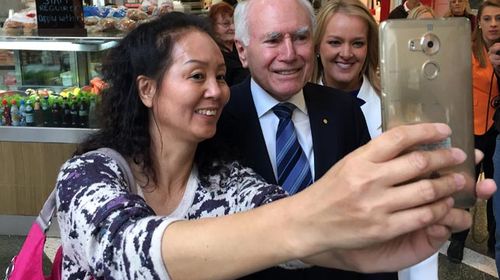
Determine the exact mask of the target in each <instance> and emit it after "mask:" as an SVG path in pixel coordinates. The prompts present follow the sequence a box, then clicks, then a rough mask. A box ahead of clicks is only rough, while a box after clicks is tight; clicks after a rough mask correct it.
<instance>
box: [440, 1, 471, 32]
mask: <svg viewBox="0 0 500 280" xmlns="http://www.w3.org/2000/svg"><path fill="white" fill-rule="evenodd" d="M444 17H466V18H468V19H469V21H470V27H471V31H474V28H475V27H476V16H474V14H472V11H471V9H470V3H469V0H449V2H448V11H447V12H446V13H445V14H444Z"/></svg>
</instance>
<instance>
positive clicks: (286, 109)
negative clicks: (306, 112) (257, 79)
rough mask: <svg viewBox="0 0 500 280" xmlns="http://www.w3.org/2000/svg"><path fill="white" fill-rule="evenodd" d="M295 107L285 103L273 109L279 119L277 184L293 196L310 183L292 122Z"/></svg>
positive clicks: (305, 160)
mask: <svg viewBox="0 0 500 280" xmlns="http://www.w3.org/2000/svg"><path fill="white" fill-rule="evenodd" d="M294 109H295V105H293V104H291V103H288V102H285V103H280V104H278V105H276V106H274V107H273V112H274V114H276V116H277V117H278V118H279V120H280V121H279V124H278V131H277V132H276V166H277V171H278V184H279V185H281V186H282V187H283V188H284V189H285V190H286V191H287V192H288V193H289V194H294V193H297V192H299V191H301V190H302V189H304V188H305V187H307V186H309V185H310V184H311V183H312V176H311V169H310V167H309V162H308V161H307V157H306V155H305V154H304V151H303V150H302V147H301V146H300V143H299V140H298V138H297V133H296V132H295V127H294V126H293V122H292V113H293V110H294Z"/></svg>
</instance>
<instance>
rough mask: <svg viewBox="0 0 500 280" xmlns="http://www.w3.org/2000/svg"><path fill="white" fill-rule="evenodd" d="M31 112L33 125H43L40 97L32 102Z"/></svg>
mask: <svg viewBox="0 0 500 280" xmlns="http://www.w3.org/2000/svg"><path fill="white" fill-rule="evenodd" d="M33 113H34V116H35V126H43V113H42V108H41V105H40V97H37V98H36V99H35V103H34V104H33Z"/></svg>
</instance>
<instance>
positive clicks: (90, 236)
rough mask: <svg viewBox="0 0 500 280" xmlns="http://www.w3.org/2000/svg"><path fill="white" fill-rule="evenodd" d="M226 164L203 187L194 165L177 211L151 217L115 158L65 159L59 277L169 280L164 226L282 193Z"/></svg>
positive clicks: (234, 164)
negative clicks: (163, 248)
mask: <svg viewBox="0 0 500 280" xmlns="http://www.w3.org/2000/svg"><path fill="white" fill-rule="evenodd" d="M225 167H226V168H227V170H228V172H227V173H225V174H227V175H224V174H223V175H220V174H219V175H212V176H210V177H209V178H208V180H206V182H207V183H205V184H203V183H201V182H200V180H199V179H198V176H197V170H196V168H194V169H193V170H192V172H191V175H190V178H189V180H188V183H187V186H186V190H185V192H184V197H183V198H182V200H181V202H180V204H179V206H178V207H177V209H176V210H175V211H174V212H173V213H172V214H170V215H169V216H157V215H156V214H155V213H154V211H153V210H152V209H151V208H150V207H149V206H148V205H147V204H146V202H145V201H144V199H143V198H142V197H141V195H140V194H135V193H133V192H130V191H129V188H128V186H126V185H127V184H126V182H127V181H126V179H125V175H124V173H123V172H122V171H121V170H120V168H119V167H118V165H117V162H116V161H115V160H114V159H112V158H110V157H108V156H107V155H104V154H101V153H92V154H84V155H80V156H75V157H73V158H72V159H70V160H68V161H67V162H66V163H65V164H64V165H63V166H62V167H61V170H60V172H59V175H58V178H57V218H58V222H59V226H60V230H61V241H62V246H63V252H64V257H63V268H62V269H63V275H62V276H63V279H92V278H94V279H169V276H168V273H167V270H166V268H165V266H164V264H163V261H162V257H161V249H160V248H161V239H162V236H163V232H164V230H165V228H166V227H167V226H168V225H169V224H171V223H172V222H174V221H177V220H190V219H198V218H203V217H217V216H223V215H228V214H232V213H236V212H240V211H245V210H248V209H252V208H255V207H258V206H260V205H263V204H266V203H269V202H272V201H275V200H278V199H281V198H283V197H286V195H287V194H286V193H285V191H284V190H283V189H282V188H281V187H279V186H275V185H270V184H268V183H265V182H264V181H263V179H261V177H260V176H258V175H256V174H255V173H254V172H253V171H252V169H250V168H246V167H242V166H241V165H239V164H238V163H237V162H232V163H231V164H228V165H227V166H225ZM285 266H287V265H286V264H285ZM299 266H300V264H299Z"/></svg>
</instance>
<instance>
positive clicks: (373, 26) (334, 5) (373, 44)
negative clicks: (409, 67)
mask: <svg viewBox="0 0 500 280" xmlns="http://www.w3.org/2000/svg"><path fill="white" fill-rule="evenodd" d="M336 13H342V14H345V15H349V16H357V17H360V18H361V19H362V20H363V21H364V22H365V23H366V25H367V26H368V38H367V40H368V41H367V47H368V50H367V56H366V60H365V63H364V64H363V67H362V68H361V73H360V76H362V75H363V74H364V75H366V77H367V78H368V81H369V82H370V84H371V85H372V86H373V88H374V89H375V91H376V92H377V94H380V77H379V75H378V67H379V53H378V49H379V48H378V24H377V22H376V21H375V18H373V16H372V14H371V13H370V11H369V10H368V8H366V6H365V5H364V4H363V3H362V2H361V1H359V0H332V1H328V2H327V3H326V4H324V5H323V6H322V7H321V9H320V11H319V13H318V14H317V16H316V28H315V30H314V36H313V40H314V48H315V50H316V52H317V53H319V45H320V44H321V39H322V38H323V36H324V35H325V30H326V26H327V25H328V23H329V21H330V20H331V19H332V17H333V15H334V14H336ZM322 76H323V65H322V64H321V60H320V59H319V55H318V59H316V61H315V67H314V71H313V75H312V79H311V81H312V82H313V83H316V82H318V81H319V80H320V79H321V78H322Z"/></svg>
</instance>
